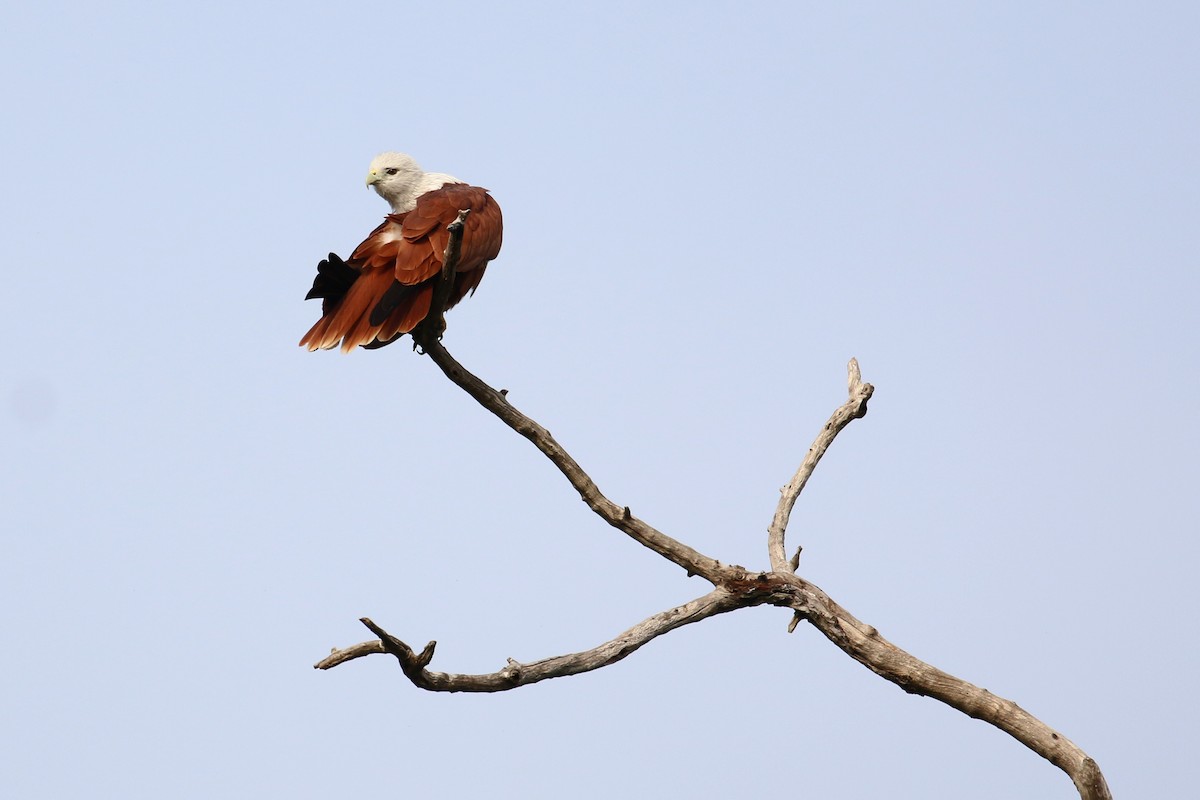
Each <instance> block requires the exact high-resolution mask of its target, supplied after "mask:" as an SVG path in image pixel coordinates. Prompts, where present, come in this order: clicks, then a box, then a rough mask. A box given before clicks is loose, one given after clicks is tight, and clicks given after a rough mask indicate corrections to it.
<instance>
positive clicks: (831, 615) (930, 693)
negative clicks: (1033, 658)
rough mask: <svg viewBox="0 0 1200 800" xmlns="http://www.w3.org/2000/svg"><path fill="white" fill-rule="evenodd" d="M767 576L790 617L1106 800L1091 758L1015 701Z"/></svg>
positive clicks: (799, 586) (1086, 797)
mask: <svg viewBox="0 0 1200 800" xmlns="http://www.w3.org/2000/svg"><path fill="white" fill-rule="evenodd" d="M772 577H777V578H779V579H780V580H781V581H783V582H785V583H787V584H789V585H790V586H791V587H793V589H794V590H795V594H794V595H793V597H792V603H791V607H792V608H793V609H794V610H795V612H796V616H802V617H804V618H805V619H807V620H808V621H809V622H811V623H812V624H813V626H814V627H816V628H817V630H819V631H820V632H821V633H822V634H824V635H825V637H826V638H827V639H829V641H831V642H833V643H834V644H835V645H837V647H838V648H840V649H841V650H842V651H843V652H845V653H846V654H847V655H849V656H850V657H851V658H853V659H854V660H855V661H857V662H859V663H860V664H862V665H863V666H865V667H866V668H867V669H869V670H871V671H872V672H874V673H875V674H876V675H879V676H880V677H882V678H885V679H886V680H888V681H891V682H892V683H894V684H896V685H897V686H899V687H900V688H901V689H903V690H904V691H906V692H908V693H910V694H919V695H924V696H925V697H932V698H933V699H935V700H940V701H941V702H943V703H945V704H946V705H948V706H950V707H951V708H956V709H958V710H959V711H961V712H963V713H964V714H966V715H967V716H970V717H974V718H975V719H978V720H982V721H983V722H986V723H988V724H990V725H994V726H995V727H997V728H999V729H1000V730H1002V731H1004V732H1005V733H1007V734H1009V735H1010V736H1012V737H1013V738H1014V739H1016V740H1017V741H1018V742H1020V743H1021V744H1023V745H1025V746H1026V747H1028V748H1029V749H1030V750H1032V751H1034V752H1035V753H1037V754H1038V755H1039V756H1041V757H1042V758H1044V759H1046V760H1047V761H1049V762H1050V763H1051V764H1054V765H1055V766H1056V767H1058V768H1059V769H1061V770H1062V771H1063V772H1065V773H1067V775H1068V776H1069V777H1070V778H1071V780H1072V782H1074V784H1075V787H1076V789H1077V790H1078V791H1079V796H1080V797H1081V798H1082V799H1083V800H1111V797H1112V795H1111V794H1110V793H1109V790H1108V786H1107V784H1106V783H1105V781H1104V776H1103V775H1102V774H1101V772H1100V768H1099V767H1098V766H1097V764H1096V762H1095V761H1093V760H1092V759H1091V758H1090V757H1089V756H1088V755H1087V753H1085V752H1084V751H1083V750H1082V749H1080V747H1079V746H1078V745H1076V744H1075V743H1074V742H1072V741H1071V740H1069V739H1067V738H1066V737H1065V736H1063V735H1062V734H1060V733H1058V732H1057V731H1055V730H1054V729H1053V728H1051V727H1049V726H1048V725H1046V724H1045V723H1044V722H1042V721H1041V720H1039V719H1038V718H1037V717H1035V716H1033V715H1032V714H1030V713H1029V712H1028V711H1026V710H1025V709H1023V708H1021V707H1020V706H1018V705H1017V704H1016V703H1014V702H1012V701H1011V700H1006V699H1005V698H1003V697H999V696H997V695H994V694H992V693H991V692H989V691H988V690H986V689H982V688H980V687H978V686H975V685H974V684H971V683H968V682H967V681H964V680H962V679H961V678H956V677H955V676H953V675H950V674H949V673H946V672H943V671H941V670H940V669H937V668H936V667H933V666H931V665H929V664H926V663H925V662H924V661H921V660H920V659H918V658H915V657H914V656H912V655H909V654H908V653H906V652H905V651H904V650H901V649H900V648H899V647H897V646H896V645H894V644H892V643H891V642H889V641H888V640H887V639H884V638H883V637H882V636H881V635H880V634H879V631H877V630H876V629H875V628H874V627H872V626H871V625H867V624H866V623H863V622H860V621H859V620H858V619H855V617H854V616H853V615H852V614H851V613H850V612H849V611H847V610H846V609H844V608H842V607H841V606H840V605H838V604H837V603H836V602H834V601H833V600H832V599H831V598H830V597H829V596H828V595H827V594H825V593H824V592H823V591H821V590H820V589H819V588H817V587H816V586H814V585H813V584H811V583H809V582H807V581H805V580H803V579H802V578H799V577H797V576H795V575H787V574H783V575H780V574H777V573H776V574H773V575H772ZM776 593H777V594H779V593H782V592H781V591H777V592H776Z"/></svg>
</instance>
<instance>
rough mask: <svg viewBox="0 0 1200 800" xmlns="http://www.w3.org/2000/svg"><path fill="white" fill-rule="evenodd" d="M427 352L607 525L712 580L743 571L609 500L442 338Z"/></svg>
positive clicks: (543, 432) (428, 344)
mask: <svg viewBox="0 0 1200 800" xmlns="http://www.w3.org/2000/svg"><path fill="white" fill-rule="evenodd" d="M424 348H425V353H426V354H427V355H428V356H429V357H430V358H432V359H433V361H434V363H435V364H437V365H438V366H439V367H440V368H441V370H442V372H444V373H446V377H447V378H449V379H450V380H452V381H453V382H454V383H456V384H458V385H459V386H460V387H462V389H463V390H464V391H466V392H467V394H469V395H471V397H474V398H475V399H476V400H477V401H479V404H480V405H482V406H483V407H484V408H486V409H487V410H488V411H490V412H492V413H493V414H495V415H496V416H497V417H499V418H500V420H501V421H502V422H504V424H505V425H507V426H508V427H510V428H512V429H513V430H514V431H516V432H517V433H519V434H521V435H522V436H524V437H525V438H526V439H528V440H529V441H531V442H533V444H534V446H535V447H537V449H538V450H541V451H542V453H544V454H545V456H546V457H547V458H549V459H550V461H551V462H552V463H553V464H554V466H556V467H558V469H559V471H560V472H562V474H563V475H565V476H566V478H567V480H568V481H570V482H571V485H572V486H574V487H575V491H577V492H579V496H580V497H581V498H583V502H585V503H587V505H588V508H590V509H592V511H594V512H596V514H598V515H599V516H600V518H601V519H603V520H604V521H605V522H607V523H608V524H609V525H612V526H613V527H614V528H616V529H617V530H619V531H621V532H623V533H625V534H626V535H628V536H629V537H630V538H632V539H633V540H634V541H636V542H638V543H639V544H641V545H643V546H645V547H648V548H650V549H651V550H653V551H654V552H656V553H658V554H659V555H661V556H662V557H663V558H665V559H667V560H668V561H671V562H673V563H675V564H678V565H679V566H681V567H683V568H684V569H685V570H687V572H688V574H689V575H701V576H703V577H704V578H707V579H708V580H709V581H711V582H712V583H713V584H714V585H716V584H719V583H721V582H722V581H724V580H727V579H728V578H730V577H736V576H738V575H741V574H742V570H740V569H738V568H735V567H729V566H726V565H723V564H721V563H720V562H719V561H717V560H716V559H715V558H709V557H708V556H706V555H704V554H703V553H701V552H699V551H697V550H693V549H692V548H691V547H688V546H687V545H685V544H683V543H682V542H678V541H676V540H675V539H672V538H671V537H670V536H667V535H666V534H665V533H663V532H662V531H660V530H658V529H656V528H654V527H652V526H650V525H649V524H647V523H645V522H643V521H642V520H640V519H638V518H637V517H635V516H633V514H632V513H631V512H630V510H629V508H628V507H622V506H619V505H617V504H616V503H614V502H613V501H611V500H609V499H608V498H607V497H605V496H604V494H603V493H602V492H601V491H600V488H599V487H598V486H596V483H595V481H593V480H592V479H591V477H590V476H589V475H588V474H587V473H586V472H584V471H583V468H582V467H580V466H579V464H578V462H576V461H575V459H574V458H572V457H571V455H570V454H569V453H568V452H567V451H566V450H564V449H563V447H562V445H560V444H559V443H558V442H556V441H555V440H554V437H553V436H551V435H550V432H549V431H548V430H546V429H545V428H543V427H542V426H541V425H539V424H538V423H536V422H534V421H533V420H532V419H530V418H529V417H527V416H525V415H524V414H522V413H521V412H520V411H518V410H517V409H516V408H515V407H514V406H513V405H512V404H511V403H509V402H508V398H507V397H506V396H505V394H502V393H500V392H498V391H496V390H495V389H493V388H492V387H491V386H488V385H487V384H486V383H484V382H483V381H481V380H480V379H479V378H477V377H475V376H474V375H472V374H471V373H470V372H468V371H467V369H466V368H465V367H463V365H462V364H460V363H458V362H457V361H456V360H455V359H454V357H453V356H451V355H450V353H448V352H447V351H446V348H445V347H443V346H442V344H441V342H438V341H429V342H426V343H424Z"/></svg>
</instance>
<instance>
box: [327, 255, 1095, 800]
mask: <svg viewBox="0 0 1200 800" xmlns="http://www.w3.org/2000/svg"><path fill="white" fill-rule="evenodd" d="M459 238H461V233H460V234H459ZM450 261H451V259H450V253H449V248H448V251H447V262H450ZM420 344H421V346H422V347H423V348H424V350H425V352H426V353H427V354H428V355H429V356H430V357H431V358H432V359H433V361H434V362H435V363H436V364H437V365H438V366H439V367H440V368H441V369H442V371H443V372H444V373H445V374H446V376H447V377H448V378H450V380H452V381H453V382H454V383H456V384H458V385H459V386H460V387H462V388H463V389H464V390H465V391H466V392H467V393H468V394H470V395H471V396H472V397H474V398H475V399H476V400H477V401H478V402H479V403H480V404H481V405H483V406H484V407H485V408H487V409H488V410H489V411H491V412H492V413H493V414H495V415H496V416H497V417H499V418H500V419H501V420H502V421H503V422H504V423H505V424H506V425H508V426H509V427H510V428H512V429H513V430H515V431H516V432H517V433H519V434H521V435H522V436H524V437H525V438H527V439H529V440H530V441H531V442H533V444H534V445H535V446H536V447H537V448H538V449H539V450H541V451H542V453H544V454H545V455H546V457H547V458H549V459H550V460H551V462H553V463H554V465H555V466H557V467H558V469H559V470H560V471H561V472H562V473H563V474H564V475H565V476H566V477H567V479H568V480H569V481H570V482H571V485H572V486H573V487H575V489H576V491H578V492H579V494H580V496H581V497H582V498H583V500H584V501H585V502H586V503H587V504H588V506H589V507H590V508H591V509H592V510H593V511H595V512H596V513H597V514H598V515H600V517H601V518H603V519H604V520H605V521H606V522H608V523H609V524H610V525H612V526H613V527H615V528H617V529H618V530H621V531H623V532H624V533H626V534H627V535H628V536H630V537H631V538H633V539H634V540H635V541H637V542H639V543H640V544H642V545H644V546H646V547H648V548H650V549H651V550H653V551H654V552H656V553H659V554H660V555H662V556H663V557H664V558H667V559H668V560H670V561H672V562H673V563H675V564H678V565H679V566H681V567H683V568H684V569H686V570H687V571H688V573H689V574H698V575H702V576H704V577H705V578H706V579H708V580H709V581H710V582H712V583H713V584H714V587H715V588H714V589H713V591H711V592H709V593H708V594H706V595H704V596H703V597H700V598H697V599H696V600H693V601H691V602H690V603H686V604H684V605H682V606H678V607H676V608H673V609H670V610H668V611H664V612H662V613H660V614H656V615H654V616H653V617H650V618H649V619H646V620H644V621H643V622H641V623H639V624H638V625H635V626H634V627H632V628H630V629H629V630H627V631H625V632H624V633H622V634H621V635H620V636H618V637H616V638H615V639H613V640H611V641H609V642H605V643H604V644H602V645H600V646H598V647H595V648H593V649H591V650H588V651H585V652H583V653H572V654H568V655H563V656H557V657H554V658H548V659H543V660H541V661H536V662H533V663H531V664H520V663H518V662H516V661H513V660H511V659H510V660H509V662H508V665H507V666H506V667H504V668H503V669H502V670H500V671H499V672H494V673H489V674H486V675H460V674H452V673H442V672H431V671H429V670H428V668H427V667H428V665H429V663H430V661H431V660H432V658H433V654H434V648H435V647H436V642H430V643H429V644H428V645H426V646H425V649H424V650H422V651H421V652H420V653H417V652H415V651H414V650H413V649H412V648H411V647H409V646H408V645H407V644H405V643H404V642H402V641H401V640H399V639H397V638H396V637H394V636H392V635H391V634H389V633H388V632H387V631H386V630H384V629H383V628H381V627H379V626H378V625H376V624H375V623H374V622H372V621H371V620H369V619H365V618H364V619H363V620H362V622H363V624H364V625H366V626H367V627H368V628H370V629H371V631H372V632H374V633H375V634H376V635H377V636H379V639H378V640H377V641H371V642H363V643H361V644H358V645H354V646H352V647H349V648H345V649H343V650H335V651H334V652H333V653H331V654H330V655H329V656H328V657H326V658H325V659H323V660H322V661H320V662H319V663H318V664H316V665H315V666H316V667H318V668H320V669H330V668H332V667H335V666H337V665H339V664H342V663H344V662H346V661H350V660H352V659H355V658H360V657H362V656H364V655H371V654H375V653H383V652H386V653H391V654H392V655H393V656H394V657H395V658H396V659H397V661H399V663H400V666H401V668H402V669H403V670H404V674H405V675H406V676H407V677H408V679H409V680H410V681H412V683H413V684H414V685H416V686H418V687H420V688H422V689H427V690H429V691H442V692H499V691H506V690H508V689H513V688H516V687H518V686H524V685H527V684H531V683H537V682H539V681H543V680H547V679H550V678H557V677H563V676H567V675H576V674H579V673H581V672H588V671H590V670H594V669H599V668H601V667H604V666H607V665H608V664H612V663H614V662H616V661H619V660H621V659H623V658H624V657H625V656H627V655H629V654H630V653H632V652H634V651H635V650H637V649H638V648H640V647H641V646H643V645H644V644H646V643H647V642H649V641H651V640H652V639H654V638H656V637H658V636H661V635H663V634H665V633H668V632H669V631H672V630H674V629H676V628H679V627H681V626H683V625H688V624H691V623H693V622H699V621H701V620H703V619H707V618H708V617H711V616H714V615H716V614H722V613H725V612H728V611H733V610H735V609H738V608H747V607H750V606H757V605H764V604H770V605H776V606H781V607H785V608H789V609H791V610H792V612H793V614H792V618H791V622H790V624H789V625H788V630H789V632H790V631H792V630H794V629H795V627H796V626H797V625H798V624H799V622H800V621H801V620H807V621H809V622H811V623H812V624H813V625H814V626H815V627H816V628H817V629H818V630H819V631H820V632H821V633H822V634H823V635H824V636H825V637H826V638H828V639H829V640H830V641H831V642H832V643H833V644H834V645H836V646H837V647H838V648H840V649H841V650H842V651H843V652H845V653H846V654H847V655H849V656H850V657H851V658H853V659H854V660H856V661H858V662H859V663H860V664H862V665H864V666H865V667H867V668H868V669H870V670H871V671H872V672H874V673H876V674H877V675H879V676H881V677H883V678H885V679H886V680H888V681H891V682H892V683H895V684H896V685H897V686H899V687H900V688H902V689H904V690H905V691H906V692H910V693H913V694H920V695H924V696H927V697H932V698H934V699H936V700H940V701H941V702H943V703H946V704H947V705H949V706H951V707H953V708H956V709H958V710H959V711H962V712H963V713H964V714H967V715H968V716H971V717H974V718H976V719H980V720H983V721H985V722H987V723H989V724H991V725H994V726H995V727H997V728H999V729H1000V730H1002V731H1004V732H1006V733H1008V734H1009V735H1011V736H1012V737H1014V738H1015V739H1017V740H1018V741H1019V742H1021V743H1022V744H1024V745H1025V746H1026V747H1028V748H1030V749H1031V750H1033V751H1034V752H1035V753H1037V754H1038V755H1040V756H1042V757H1043V758H1045V759H1047V760H1048V761H1050V762H1051V763H1052V764H1054V765H1055V766H1058V767H1059V768H1060V769H1062V770H1063V771H1064V772H1066V773H1067V775H1068V776H1070V778H1071V780H1072V781H1073V782H1074V783H1075V786H1076V788H1077V789H1078V791H1079V794H1080V797H1081V798H1083V800H1111V794H1110V793H1109V791H1108V787H1107V785H1106V784H1105V781H1104V777H1103V775H1102V774H1101V773H1100V769H1099V767H1098V766H1097V765H1096V762H1095V761H1093V760H1092V759H1091V758H1089V757H1088V756H1087V754H1086V753H1084V752H1083V751H1082V750H1081V749H1080V748H1079V747H1078V746H1076V745H1075V744H1074V743H1073V742H1071V741H1070V740H1069V739H1067V738H1066V737H1064V736H1062V735H1061V734H1059V733H1058V732H1057V731H1054V730H1053V729H1051V728H1050V727H1048V726H1047V725H1045V723H1043V722H1041V721H1040V720H1038V719H1037V718H1036V717H1034V716H1032V715H1031V714H1029V713H1028V712H1027V711H1025V710H1024V709H1022V708H1021V707H1020V706H1018V705H1017V704H1016V703H1013V702H1012V701H1011V700H1006V699H1004V698H1002V697H998V696H996V695H993V694H991V693H990V692H988V691H987V690H986V689H982V688H980V687H978V686H975V685H973V684H970V683H968V682H966V681H964V680H962V679H960V678H956V677H954V676H953V675H950V674H949V673H946V672H942V671H941V670H939V669H937V668H935V667H933V666H931V665H929V664H926V663H925V662H923V661H921V660H920V659H917V658H915V657H914V656H912V655H909V654H908V653H906V652H905V651H903V650H901V649H900V648H898V647H896V646H895V645H894V644H892V643H891V642H889V641H887V640H886V639H884V638H883V637H882V636H880V635H879V632H878V631H877V630H876V629H875V628H873V627H872V626H870V625H867V624H865V623H863V622H860V621H859V620H857V619H855V617H854V616H853V615H851V614H850V613H849V612H848V611H846V610H845V609H844V608H842V607H841V606H840V605H838V604H837V603H835V602H834V601H833V600H832V599H831V598H830V597H829V596H828V595H826V594H825V593H824V592H823V591H822V590H821V589H820V588H818V587H816V586H815V585H813V584H811V583H809V582H808V581H805V580H804V579H803V578H800V577H799V576H798V575H796V571H797V570H798V568H799V561H800V548H797V550H796V554H795V555H794V556H793V557H792V558H791V559H787V558H786V556H785V555H784V552H785V551H784V533H785V531H786V529H787V524H788V518H789V516H790V514H791V510H792V507H793V506H794V504H795V502H796V499H797V498H798V497H799V495H800V492H801V491H803V489H804V486H805V484H806V483H807V481H808V478H809V477H810V476H811V475H812V472H813V470H814V469H815V468H816V466H817V463H818V462H819V461H820V460H821V457H822V456H823V455H824V454H825V451H826V450H827V449H828V448H829V445H830V444H831V443H832V442H833V440H834V439H835V438H836V437H837V435H838V433H839V432H841V430H842V429H843V428H845V427H846V425H848V424H849V423H850V421H851V420H853V419H857V418H859V417H862V416H864V415H865V414H866V413H867V401H868V400H870V398H871V395H872V393H873V392H874V388H873V387H872V386H871V385H870V384H868V383H863V382H862V377H861V374H860V372H859V367H858V362H857V361H856V360H854V359H851V361H850V364H849V368H848V374H849V381H848V383H849V399H848V400H847V401H846V402H845V403H844V404H842V406H840V407H839V408H838V409H837V410H836V411H834V413H833V415H832V416H831V417H830V418H829V421H828V422H827V423H826V424H825V427H824V428H823V429H822V431H821V433H820V435H818V436H817V438H816V440H815V441H814V442H813V445H812V447H810V448H809V451H808V454H807V456H806V457H805V459H804V461H803V463H802V464H801V465H800V469H799V470H798V471H797V473H796V475H795V476H794V477H793V478H792V480H791V482H789V483H788V485H787V486H785V487H784V488H783V490H782V497H781V498H780V501H779V506H778V508H777V510H776V512H775V517H774V519H773V521H772V524H771V528H770V531H769V535H768V549H769V553H770V558H771V565H772V571H771V572H762V573H749V572H747V571H746V570H745V569H744V568H742V567H737V566H728V565H723V564H721V563H720V562H718V561H716V560H715V559H712V558H709V557H708V556H705V555H703V554H701V553H699V552H697V551H695V550H693V549H692V548H690V547H688V546H686V545H684V544H682V543H680V542H678V541H676V540H675V539H673V538H671V537H669V536H667V535H666V534H664V533H662V532H661V531H658V530H656V529H655V528H653V527H651V526H650V525H648V524H646V523H644V522H642V521H641V520H639V519H637V518H636V517H634V516H633V514H632V513H631V512H630V510H629V509H628V508H627V507H626V508H622V507H620V506H618V505H616V504H615V503H613V502H612V501H611V500H609V499H608V498H607V497H605V496H604V495H603V494H602V493H601V492H600V490H599V488H598V487H597V486H596V484H595V483H594V482H593V481H592V479H591V478H590V477H589V476H588V475H587V474H586V473H584V471H583V470H582V468H580V466H579V464H578V463H576V461H575V460H574V459H573V458H571V456H570V455H569V454H567V452H566V451H565V450H563V449H562V447H561V446H560V445H559V444H558V442H556V441H555V440H554V439H553V437H551V436H550V433H549V432H548V431H546V429H545V428H543V427H542V426H541V425H539V424H537V423H536V422H534V421H533V420H532V419H530V418H529V417H527V416H525V415H524V414H522V413H521V412H519V411H517V410H516V409H515V408H514V407H513V406H512V405H511V404H509V402H508V400H507V399H506V397H505V395H506V392H497V391H496V390H495V389H492V388H491V387H490V386H488V385H487V384H485V383H484V382H483V381H481V380H480V379H479V378H477V377H475V376H474V375H472V374H471V373H470V372H468V371H467V370H466V369H465V368H463V366H462V365H461V364H459V363H458V362H457V361H456V360H454V358H453V357H452V356H450V354H449V353H448V352H447V351H446V349H445V348H444V347H442V345H441V342H440V341H439V339H438V337H437V336H436V335H434V333H433V331H432V329H429V330H426V331H423V332H422V336H421V339H420Z"/></svg>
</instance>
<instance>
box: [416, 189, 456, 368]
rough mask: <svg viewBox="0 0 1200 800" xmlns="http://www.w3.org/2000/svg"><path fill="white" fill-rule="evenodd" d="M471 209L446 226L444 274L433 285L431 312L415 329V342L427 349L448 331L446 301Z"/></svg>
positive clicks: (443, 257) (443, 256)
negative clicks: (430, 342)
mask: <svg viewBox="0 0 1200 800" xmlns="http://www.w3.org/2000/svg"><path fill="white" fill-rule="evenodd" d="M470 213H471V209H469V208H464V209H462V210H460V211H459V212H458V217H457V218H456V219H455V220H454V222H451V223H450V224H449V225H447V226H446V231H447V233H449V234H450V235H449V238H448V239H447V241H446V250H445V252H444V253H443V254H442V274H441V276H440V277H439V278H438V281H437V283H435V284H434V286H433V299H432V300H431V301H430V304H429V313H428V314H427V315H425V319H424V320H422V321H421V324H420V325H418V326H417V329H416V330H414V331H413V334H412V337H413V343H414V344H417V345H420V347H421V349H422V350H425V349H427V345H428V341H429V340H438V339H441V338H442V334H443V333H445V332H446V303H448V302H449V300H450V293H451V291H452V290H453V289H454V276H455V274H456V273H457V272H458V261H459V257H460V255H461V253H462V240H463V230H464V229H465V228H466V225H465V223H466V220H467V215H468V214H470Z"/></svg>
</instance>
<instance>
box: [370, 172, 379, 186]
mask: <svg viewBox="0 0 1200 800" xmlns="http://www.w3.org/2000/svg"><path fill="white" fill-rule="evenodd" d="M377 183H379V170H375V169H373V170H371V171H370V172H368V173H367V188H368V189H370V188H371V187H372V186H374V185H375V184H377Z"/></svg>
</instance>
